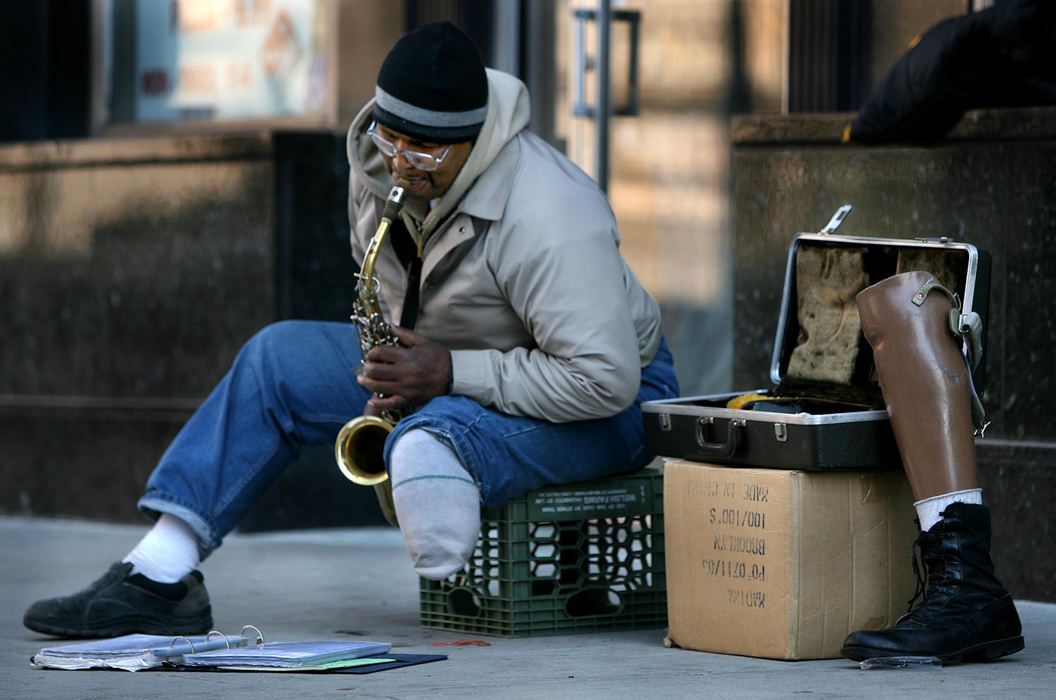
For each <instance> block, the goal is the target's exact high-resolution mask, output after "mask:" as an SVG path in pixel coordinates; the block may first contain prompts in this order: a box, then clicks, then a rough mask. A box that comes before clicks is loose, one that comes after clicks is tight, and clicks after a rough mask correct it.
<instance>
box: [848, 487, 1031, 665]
mask: <svg viewBox="0 0 1056 700" xmlns="http://www.w3.org/2000/svg"><path fill="white" fill-rule="evenodd" d="M917 544H919V546H920V551H921V555H922V558H923V560H924V566H925V569H926V572H927V590H926V591H924V586H923V585H918V592H917V594H916V595H914V596H913V600H911V601H910V605H911V606H912V604H913V603H914V602H915V601H916V599H917V597H918V596H919V595H920V593H921V592H924V600H923V601H922V602H921V603H920V605H918V606H917V607H916V608H913V609H912V610H910V612H908V613H906V614H905V615H903V616H902V617H901V618H899V620H898V622H897V623H896V624H895V626H894V627H890V628H888V629H886V630H875V631H874V630H859V631H857V632H852V633H851V634H850V635H848V636H847V639H846V640H844V642H843V649H841V650H840V653H841V654H843V655H844V656H845V657H847V658H848V659H854V660H855V661H861V660H863V659H870V658H874V657H884V656H934V657H938V658H939V659H941V660H942V661H943V662H944V663H945V662H951V661H990V660H993V659H996V658H998V657H1000V656H1006V655H1008V654H1014V653H1016V652H1017V651H1019V650H1020V649H1022V648H1023V636H1022V633H1023V631H1022V626H1021V625H1020V622H1019V615H1018V614H1017V613H1016V606H1015V604H1014V603H1013V602H1012V596H1011V595H1009V593H1008V591H1006V590H1005V587H1004V586H1002V585H1001V582H1000V581H998V580H997V577H996V576H995V575H994V565H993V563H992V562H991V560H990V510H989V509H988V508H987V507H986V506H981V505H972V504H968V503H953V504H951V505H949V506H947V507H946V510H945V511H944V512H943V519H942V520H940V521H939V522H937V523H936V524H935V525H934V526H933V527H932V528H931V529H930V530H929V531H927V532H925V533H922V534H921V535H920V537H919V538H918V539H917ZM913 568H914V571H916V572H917V578H918V583H919V580H920V574H919V570H918V569H917V563H916V557H914V560H913Z"/></svg>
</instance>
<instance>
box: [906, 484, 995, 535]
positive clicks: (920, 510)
mask: <svg viewBox="0 0 1056 700" xmlns="http://www.w3.org/2000/svg"><path fill="white" fill-rule="evenodd" d="M958 502H959V503H971V504H974V505H977V506H978V505H982V504H983V490H982V489H965V490H964V491H952V492H950V493H943V494H939V495H938V496H932V497H931V498H925V499H924V500H922V501H917V502H916V503H914V504H913V507H914V508H916V509H917V520H919V521H920V531H921V532H927V531H928V530H930V529H931V528H932V527H933V526H934V525H935V523H937V522H939V521H940V520H942V511H944V510H946V506H948V505H950V504H951V503H958Z"/></svg>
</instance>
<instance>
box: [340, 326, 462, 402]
mask: <svg viewBox="0 0 1056 700" xmlns="http://www.w3.org/2000/svg"><path fill="white" fill-rule="evenodd" d="M391 328H392V333H393V335H395V336H396V337H397V338H399V340H400V346H399V347H393V346H386V345H379V346H376V347H374V348H373V349H371V351H370V352H369V353H367V356H366V358H365V361H364V363H363V371H362V372H360V374H359V376H358V377H357V379H358V380H359V383H360V384H361V385H362V386H363V387H364V388H366V389H368V390H370V391H371V392H373V394H374V396H373V397H372V398H371V399H370V400H369V401H368V402H367V407H366V411H365V413H366V414H367V415H380V414H381V412H382V411H398V410H413V409H415V408H416V407H418V406H421V405H422V404H424V403H425V402H426V401H428V400H429V399H431V398H433V397H435V396H443V395H444V394H447V393H448V387H449V386H450V380H451V353H450V352H449V351H448V349H447V348H445V347H444V346H443V345H441V344H439V343H435V342H433V341H431V340H429V339H428V338H426V337H425V336H424V335H421V334H419V333H415V332H414V331H412V330H409V329H406V328H401V327H399V326H392V327H391ZM379 395H380V396H379ZM381 397H384V398H381Z"/></svg>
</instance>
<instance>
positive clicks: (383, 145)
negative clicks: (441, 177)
mask: <svg viewBox="0 0 1056 700" xmlns="http://www.w3.org/2000/svg"><path fill="white" fill-rule="evenodd" d="M375 126H377V124H376V123H375V122H371V123H370V127H369V128H368V129H367V134H369V135H370V138H371V140H372V141H373V142H374V145H375V146H377V147H378V150H379V151H381V152H382V153H384V154H385V155H387V156H388V157H389V158H395V157H396V154H397V153H398V154H401V155H402V156H403V157H404V159H405V160H406V161H407V162H408V163H410V164H411V166H412V167H414V168H416V169H418V170H424V171H425V172H427V173H431V172H433V171H434V170H436V169H437V168H439V167H440V164H441V163H443V162H444V158H447V152H448V151H450V150H451V144H448V146H447V148H445V149H444V152H443V153H441V154H440V155H439V156H434V155H433V154H432V153H423V152H422V151H408V150H407V149H406V148H400V147H399V146H397V145H396V144H394V143H393V142H392V141H389V140H388V139H386V138H385V137H384V136H382V135H381V134H379V133H378V132H376V131H375V130H374V128H375Z"/></svg>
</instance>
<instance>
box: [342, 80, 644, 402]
mask: <svg viewBox="0 0 1056 700" xmlns="http://www.w3.org/2000/svg"><path fill="white" fill-rule="evenodd" d="M487 73H488V111H487V117H486V119H485V121H484V126H483V128H482V129H481V132H480V136H479V137H478V139H477V141H476V143H475V144H474V147H473V151H472V153H471V154H470V156H469V159H468V160H467V161H466V163H465V165H464V166H463V168H462V171H461V172H460V173H459V175H458V177H457V178H456V179H455V181H454V182H453V183H452V185H451V187H450V188H449V189H448V191H447V192H446V193H445V194H444V195H443V196H442V197H441V198H440V199H439V200H438V201H437V202H436V204H435V206H434V207H433V208H432V210H431V211H428V212H426V211H425V210H424V208H419V209H417V210H416V208H415V207H414V206H413V205H414V204H415V203H414V202H409V203H408V206H407V207H405V209H404V211H403V217H404V221H405V223H406V224H407V230H408V231H411V232H412V235H417V236H418V237H419V239H420V248H419V249H420V250H421V251H422V285H421V291H420V302H419V303H420V305H419V314H418V320H417V323H416V325H415V330H416V331H417V332H419V333H421V334H422V335H425V336H426V337H428V338H430V339H431V340H433V341H435V342H438V343H441V344H443V345H444V346H446V347H447V348H448V349H450V350H451V361H452V367H453V381H454V383H453V386H452V391H451V393H452V394H457V395H462V396H467V397H469V398H471V399H473V400H475V401H477V402H478V403H480V404H482V405H484V406H488V407H491V408H494V409H496V410H498V411H501V412H503V413H508V414H511V415H524V416H533V417H536V418H543V419H546V420H550V421H555V422H562V421H571V420H583V419H591V418H602V417H606V416H610V415H614V414H616V413H618V412H619V411H621V410H623V409H625V408H627V407H628V406H629V405H630V404H631V403H632V402H633V401H634V399H635V396H636V395H637V393H638V388H639V383H640V381H641V368H642V367H644V366H645V365H647V364H648V363H649V362H650V361H652V359H653V357H654V356H655V355H656V351H657V348H658V347H659V344H660V332H661V331H660V310H659V306H658V305H657V303H656V301H655V300H654V299H653V298H652V297H651V296H650V295H649V293H648V292H646V291H645V289H644V288H643V287H642V286H641V284H640V283H639V282H638V280H637V278H636V277H635V275H634V273H633V272H632V271H631V269H630V267H628V266H627V263H626V262H625V261H624V260H623V258H622V257H621V256H620V252H619V243H620V235H619V231H618V230H617V228H616V221H615V217H614V216H613V214H612V210H611V209H610V207H609V205H608V202H607V200H606V199H605V196H604V195H603V193H602V192H601V191H600V190H599V189H598V187H597V185H596V184H595V183H594V181H593V180H592V179H590V178H589V177H588V176H587V175H586V174H585V173H583V172H582V171H581V170H580V169H579V168H577V167H576V166H575V165H574V164H573V163H572V162H570V161H569V160H568V159H567V158H565V157H564V156H563V155H561V154H560V153H558V152H557V151H556V150H555V149H553V148H551V147H550V146H549V145H548V144H546V143H545V142H544V141H542V140H541V139H540V138H538V137H537V136H535V135H534V134H532V133H531V132H529V131H527V130H525V126H526V125H527V123H528V113H529V102H528V92H527V89H526V88H525V86H524V84H523V83H521V81H519V80H518V79H517V78H515V77H513V76H511V75H508V74H506V73H502V72H500V71H495V70H492V69H488V71H487ZM373 107H374V103H373V101H371V102H370V103H368V104H367V105H366V106H365V107H364V108H363V109H362V110H361V111H360V113H359V114H358V115H357V116H356V118H355V119H354V120H353V122H352V125H351V127H350V128H349V131H348V139H347V150H348V160H349V164H350V166H351V177H350V183H349V202H348V207H349V221H350V222H351V226H352V234H351V240H352V253H353V255H354V256H355V259H356V260H357V261H361V260H362V259H363V255H364V252H365V250H366V247H367V244H368V242H369V241H370V239H371V237H372V236H373V235H374V232H375V230H376V229H377V224H378V218H379V215H380V211H381V207H382V205H383V203H384V198H385V197H386V196H387V195H388V193H389V190H390V189H391V188H392V180H391V178H390V177H389V175H388V173H387V172H386V171H385V168H384V164H383V162H382V159H381V155H380V154H379V153H378V150H377V148H375V147H374V145H373V143H372V142H371V140H370V138H369V137H368V136H367V134H366V131H367V127H368V126H369V124H370V122H371V120H372V112H373ZM375 271H376V274H377V277H378V279H379V280H380V281H381V294H380V297H381V304H382V309H383V312H384V315H385V318H386V319H387V320H388V321H389V322H391V323H396V322H398V321H399V318H400V313H401V311H402V308H403V303H404V291H405V287H406V283H407V273H406V271H405V270H404V267H403V266H402V265H401V264H400V262H399V259H398V258H397V256H396V253H395V251H394V250H393V248H392V246H391V245H389V244H387V245H385V246H383V248H382V251H381V252H380V254H379V255H378V258H377V263H376V268H375Z"/></svg>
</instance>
